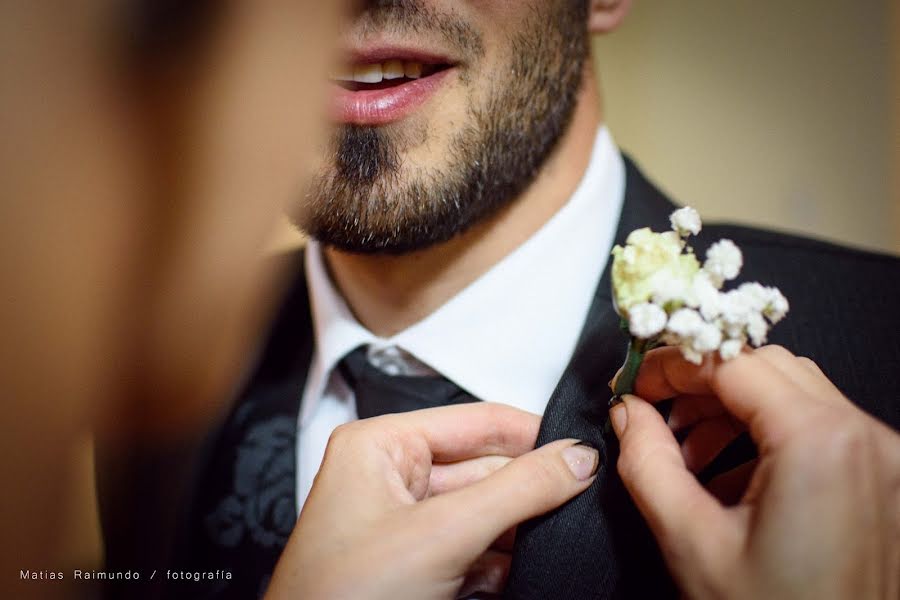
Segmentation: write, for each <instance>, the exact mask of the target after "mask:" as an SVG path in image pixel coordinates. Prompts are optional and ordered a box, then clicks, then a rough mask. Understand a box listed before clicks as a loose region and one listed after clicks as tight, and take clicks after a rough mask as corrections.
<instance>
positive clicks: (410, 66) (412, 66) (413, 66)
mask: <svg viewBox="0 0 900 600" xmlns="http://www.w3.org/2000/svg"><path fill="white" fill-rule="evenodd" d="M403 74H404V75H406V76H407V77H409V78H410V79H418V78H419V77H421V76H422V63H415V62H408V63H405V64H404V65H403Z"/></svg>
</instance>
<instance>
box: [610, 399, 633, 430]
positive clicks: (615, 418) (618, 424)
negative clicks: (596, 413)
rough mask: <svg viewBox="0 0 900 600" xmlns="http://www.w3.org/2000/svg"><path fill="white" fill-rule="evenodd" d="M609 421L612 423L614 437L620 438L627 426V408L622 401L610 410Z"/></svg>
mask: <svg viewBox="0 0 900 600" xmlns="http://www.w3.org/2000/svg"><path fill="white" fill-rule="evenodd" d="M609 419H610V421H612V425H613V430H615V432H616V437H618V438H621V437H622V434H623V433H625V427H627V426H628V408H626V406H625V403H624V402H623V401H622V400H619V403H618V404H616V405H615V406H613V407H612V409H610V411H609Z"/></svg>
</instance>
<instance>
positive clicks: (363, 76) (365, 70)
mask: <svg viewBox="0 0 900 600" xmlns="http://www.w3.org/2000/svg"><path fill="white" fill-rule="evenodd" d="M353 81H358V82H359V83H381V65H380V64H377V63H376V64H374V65H356V66H355V67H353Z"/></svg>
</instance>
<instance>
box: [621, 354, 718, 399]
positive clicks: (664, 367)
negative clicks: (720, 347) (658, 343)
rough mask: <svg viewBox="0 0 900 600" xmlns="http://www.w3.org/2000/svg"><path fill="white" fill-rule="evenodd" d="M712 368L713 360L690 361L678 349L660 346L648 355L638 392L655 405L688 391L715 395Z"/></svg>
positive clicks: (643, 365)
mask: <svg viewBox="0 0 900 600" xmlns="http://www.w3.org/2000/svg"><path fill="white" fill-rule="evenodd" d="M712 369H713V361H711V360H710V359H707V360H705V361H703V364H700V365H695V364H693V363H691V362H688V361H686V360H685V359H684V356H682V354H681V350H679V349H678V348H675V347H671V346H665V347H662V348H656V349H654V350H651V351H650V352H648V353H647V354H646V355H645V356H644V362H643V363H642V364H641V369H640V371H639V372H638V377H637V380H635V382H634V394H635V395H636V396H639V397H640V398H643V399H644V400H645V401H647V402H650V403H653V404H655V403H657V402H660V401H661V400H666V399H668V398H673V397H675V396H681V395H686V394H689V395H697V396H709V395H712V394H713V389H712V386H711V385H710V382H709V379H710V375H711V371H712Z"/></svg>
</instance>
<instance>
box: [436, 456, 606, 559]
mask: <svg viewBox="0 0 900 600" xmlns="http://www.w3.org/2000/svg"><path fill="white" fill-rule="evenodd" d="M576 442H577V440H560V441H556V442H552V443H550V444H547V445H546V446H542V447H541V448H538V449H537V450H533V451H532V452H529V453H528V454H525V455H522V456H520V457H519V458H516V459H515V460H512V461H510V462H509V464H507V465H506V466H505V467H503V468H501V469H500V470H499V471H497V472H496V473H494V474H493V475H491V476H489V477H487V478H485V479H483V480H481V481H479V482H477V483H475V484H472V485H470V486H468V487H465V488H462V489H459V490H456V491H455V492H450V493H447V494H442V495H440V496H436V497H434V498H430V499H429V500H427V501H426V503H427V504H428V510H429V511H430V512H429V516H430V518H433V519H437V520H443V521H444V522H447V523H451V524H452V528H450V531H449V533H448V535H450V536H451V538H452V540H451V541H450V542H449V543H451V544H452V547H453V548H454V549H455V550H456V556H457V558H458V559H459V560H465V557H467V556H473V555H476V554H480V553H481V552H483V551H484V549H486V548H487V547H488V546H489V545H490V544H491V543H492V542H493V541H494V540H495V539H497V537H499V536H500V534H502V533H503V532H504V531H506V530H507V529H509V528H511V527H513V526H514V525H518V524H519V523H521V522H522V521H525V520H527V519H530V518H532V517H536V516H538V515H540V514H543V513H545V512H547V511H549V510H551V509H553V508H556V507H557V506H560V505H561V504H562V503H563V502H566V501H567V500H570V499H571V498H572V497H574V496H576V495H577V494H579V493H581V492H583V491H584V490H585V489H587V487H588V486H589V485H590V484H591V482H592V481H593V480H594V475H595V473H596V470H597V468H598V466H599V464H600V460H599V453H598V452H597V450H595V449H593V448H590V447H588V446H583V445H577V444H576Z"/></svg>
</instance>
